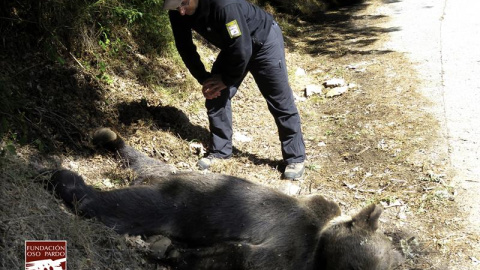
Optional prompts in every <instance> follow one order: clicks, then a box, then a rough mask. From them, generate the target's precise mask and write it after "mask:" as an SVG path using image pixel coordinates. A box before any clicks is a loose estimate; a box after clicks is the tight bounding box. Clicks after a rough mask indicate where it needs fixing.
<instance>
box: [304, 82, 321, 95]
mask: <svg viewBox="0 0 480 270" xmlns="http://www.w3.org/2000/svg"><path fill="white" fill-rule="evenodd" d="M322 92H323V87H322V86H320V85H315V84H309V85H307V87H305V96H306V97H309V96H311V95H315V94H318V95H321V94H322Z"/></svg>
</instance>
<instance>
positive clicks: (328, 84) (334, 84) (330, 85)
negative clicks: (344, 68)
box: [323, 78, 346, 88]
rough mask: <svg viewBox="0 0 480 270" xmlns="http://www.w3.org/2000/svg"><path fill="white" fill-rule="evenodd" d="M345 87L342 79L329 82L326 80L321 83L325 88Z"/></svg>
mask: <svg viewBox="0 0 480 270" xmlns="http://www.w3.org/2000/svg"><path fill="white" fill-rule="evenodd" d="M345 85H346V83H345V80H344V79H342V78H334V79H330V80H327V81H325V82H324V83H323V86H325V87H327V88H333V87H340V86H345Z"/></svg>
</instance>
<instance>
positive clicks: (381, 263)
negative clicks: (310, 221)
mask: <svg viewBox="0 0 480 270" xmlns="http://www.w3.org/2000/svg"><path fill="white" fill-rule="evenodd" d="M381 213H382V208H380V207H379V206H377V205H374V204H372V205H370V206H368V207H366V208H364V209H362V210H361V211H360V212H359V213H358V214H356V215H355V216H353V217H345V216H339V217H337V218H334V219H332V220H331V221H330V222H329V223H327V224H326V225H325V226H324V228H323V229H322V231H321V232H320V240H319V243H318V247H317V252H316V259H315V262H316V266H317V267H318V268H319V269H325V270H351V269H368V270H388V269H393V268H395V267H396V266H398V265H399V264H401V263H402V262H403V257H402V255H401V254H400V253H399V252H398V251H396V250H395V249H394V247H393V245H392V243H391V242H390V240H389V239H387V238H386V237H385V235H383V234H382V233H380V232H377V229H378V220H379V217H380V214H381Z"/></svg>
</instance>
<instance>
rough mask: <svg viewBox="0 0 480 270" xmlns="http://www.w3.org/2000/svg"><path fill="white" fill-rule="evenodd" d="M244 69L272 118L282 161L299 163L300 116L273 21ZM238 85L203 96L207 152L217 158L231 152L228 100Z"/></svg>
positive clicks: (302, 147)
mask: <svg viewBox="0 0 480 270" xmlns="http://www.w3.org/2000/svg"><path fill="white" fill-rule="evenodd" d="M247 71H249V72H250V73H251V74H252V76H253V78H254V79H255V82H256V83H257V85H258V88H259V89H260V92H261V93H262V95H263V97H264V98H265V100H266V101H267V105H268V109H269V111H270V113H271V114H272V115H273V118H274V119H275V123H276V124H277V128H278V135H279V139H280V142H281V147H282V156H283V160H284V161H285V162H286V163H287V164H291V163H297V162H303V161H304V160H305V144H304V141H303V136H302V131H301V123H300V115H299V114H298V110H297V107H296V105H295V101H294V98H293V91H292V89H291V88H290V85H289V83H288V74H287V68H286V63H285V48H284V45H283V35H282V31H281V29H280V27H279V26H278V25H277V24H276V23H274V25H272V28H271V30H270V33H269V35H268V38H267V41H266V42H265V44H264V45H263V46H262V47H261V48H260V49H259V50H258V52H255V53H254V55H253V56H252V59H251V60H250V62H249V64H248V67H247ZM213 73H214V71H213ZM245 75H246V74H245ZM240 84H241V81H240V82H238V84H236V85H234V86H231V87H229V88H227V89H224V90H222V91H221V95H220V96H219V97H217V98H215V99H207V100H206V102H205V107H206V108H207V114H208V120H209V123H210V135H211V141H210V143H211V145H210V153H211V154H213V155H215V156H216V157H217V158H228V157H230V156H231V155H232V134H233V131H232V108H231V99H232V97H233V96H234V95H235V93H236V92H237V90H238V87H239V85H240Z"/></svg>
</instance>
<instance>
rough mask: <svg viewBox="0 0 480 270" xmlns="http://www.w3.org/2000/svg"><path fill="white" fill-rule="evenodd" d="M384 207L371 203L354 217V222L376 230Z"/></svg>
mask: <svg viewBox="0 0 480 270" xmlns="http://www.w3.org/2000/svg"><path fill="white" fill-rule="evenodd" d="M382 211H383V210H382V208H381V207H380V206H378V205H376V204H371V205H369V206H367V207H365V208H363V209H362V210H361V211H360V212H359V213H358V214H356V215H355V216H354V217H353V218H352V222H353V224H354V225H356V226H360V227H362V228H364V229H367V230H371V231H376V230H377V229H378V220H379V218H380V215H381V214H382Z"/></svg>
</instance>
